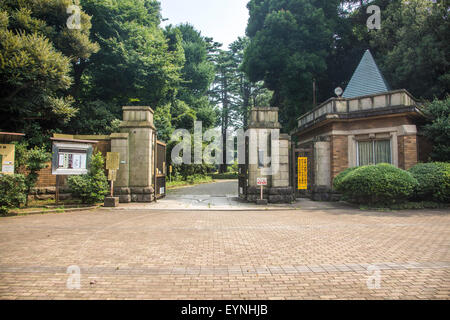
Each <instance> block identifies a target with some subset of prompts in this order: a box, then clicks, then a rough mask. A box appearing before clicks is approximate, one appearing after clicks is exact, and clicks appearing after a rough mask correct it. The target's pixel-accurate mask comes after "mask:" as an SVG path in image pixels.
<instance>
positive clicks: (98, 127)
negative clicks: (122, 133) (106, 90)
mask: <svg viewBox="0 0 450 320" xmlns="http://www.w3.org/2000/svg"><path fill="white" fill-rule="evenodd" d="M119 109H120V108H118V107H116V106H115V105H110V104H107V103H105V102H102V101H99V100H95V101H88V102H83V103H80V105H79V111H78V114H77V116H76V118H74V119H73V120H72V121H70V122H69V123H68V124H67V126H66V127H65V129H66V130H67V131H68V132H71V133H73V134H110V133H111V132H115V131H117V130H118V124H119V123H117V121H118V114H119V113H120V111H119ZM67 131H66V132H67Z"/></svg>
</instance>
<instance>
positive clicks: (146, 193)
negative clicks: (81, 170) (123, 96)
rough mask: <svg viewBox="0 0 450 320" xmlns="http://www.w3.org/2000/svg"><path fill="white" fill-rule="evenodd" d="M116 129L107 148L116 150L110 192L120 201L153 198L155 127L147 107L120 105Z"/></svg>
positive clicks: (150, 110)
mask: <svg viewBox="0 0 450 320" xmlns="http://www.w3.org/2000/svg"><path fill="white" fill-rule="evenodd" d="M122 110H123V121H122V122H121V124H120V131H121V132H120V133H116V134H112V135H111V151H112V152H119V153H120V160H121V161H120V168H119V171H118V175H117V180H116V183H115V186H116V188H115V190H114V193H115V195H116V196H118V197H119V199H120V202H151V201H153V200H154V190H153V182H154V156H153V155H154V146H155V139H156V135H155V132H156V129H155V126H154V125H153V110H152V109H151V108H150V107H140V106H139V107H123V108H122Z"/></svg>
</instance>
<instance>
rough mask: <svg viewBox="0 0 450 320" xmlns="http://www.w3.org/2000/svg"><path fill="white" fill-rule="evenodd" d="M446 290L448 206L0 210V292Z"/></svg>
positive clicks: (367, 294)
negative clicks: (74, 282)
mask: <svg viewBox="0 0 450 320" xmlns="http://www.w3.org/2000/svg"><path fill="white" fill-rule="evenodd" d="M71 265H77V266H79V267H80V268H81V288H80V289H79V290H78V289H74V290H69V289H67V287H66V282H67V279H68V277H69V275H68V274H67V273H66V270H67V268H68V267H69V266H71ZM369 265H376V267H377V268H378V270H379V274H380V277H381V278H380V279H381V280H380V282H379V284H380V288H379V289H376V288H373V287H371V288H372V289H369V287H368V286H367V281H368V279H369V276H370V275H376V272H377V271H376V270H375V271H370V272H368V271H367V268H368V266H369ZM369 280H370V279H369ZM373 283H374V282H369V284H373ZM449 297H450V212H449V211H448V210H447V211H445V210H433V211H403V212H399V213H395V212H388V213H383V212H368V211H360V210H355V209H321V210H295V211H294V210H291V211H254V212H245V211H232V212H226V211H170V210H167V211H155V210H105V209H102V210H97V211H89V212H77V213H64V214H46V215H30V216H23V217H8V218H1V219H0V298H2V299H29V298H32V299H39V298H45V299H79V298H88V299H109V298H111V299H122V298H125V299H126V298H128V299H143V298H146V299H271V298H273V299H320V298H329V299H335V298H338V299H342V298H344V299H354V298H359V299H385V298H389V299H408V298H412V299H428V298H431V299H449Z"/></svg>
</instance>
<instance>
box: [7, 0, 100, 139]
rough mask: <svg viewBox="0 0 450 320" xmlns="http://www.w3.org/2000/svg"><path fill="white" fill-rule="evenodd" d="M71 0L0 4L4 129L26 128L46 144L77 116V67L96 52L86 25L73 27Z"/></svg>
mask: <svg viewBox="0 0 450 320" xmlns="http://www.w3.org/2000/svg"><path fill="white" fill-rule="evenodd" d="M72 4H73V1H72V0H32V1H19V0H5V1H2V3H0V43H1V44H0V83H1V89H0V108H1V110H2V118H1V120H0V127H1V128H2V129H3V130H11V131H23V132H25V133H26V134H27V138H28V139H29V140H30V142H31V144H41V143H42V142H44V141H45V140H46V138H45V136H46V135H49V134H50V133H51V131H53V130H56V129H58V128H59V127H61V126H62V125H63V123H64V122H66V121H68V120H69V119H70V118H72V117H73V116H74V115H75V114H76V111H77V109H76V108H75V107H74V106H73V99H72V97H71V96H70V95H69V94H68V93H69V92H68V90H69V88H70V86H71V85H72V73H71V71H72V70H73V69H72V68H73V65H74V64H76V63H77V61H78V60H79V59H82V58H86V59H87V58H88V57H89V56H91V54H92V53H94V52H95V51H96V50H97V46H96V44H95V43H92V42H91V41H90V40H89V28H90V17H89V16H88V15H86V14H85V13H84V12H83V11H81V12H80V16H81V24H82V25H83V26H84V29H83V28H82V29H81V30H77V29H73V30H72V29H68V28H67V25H66V22H67V19H68V14H67V8H68V6H69V5H72Z"/></svg>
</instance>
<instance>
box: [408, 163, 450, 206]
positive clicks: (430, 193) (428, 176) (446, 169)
mask: <svg viewBox="0 0 450 320" xmlns="http://www.w3.org/2000/svg"><path fill="white" fill-rule="evenodd" d="M409 172H410V173H411V174H412V175H413V177H414V178H416V179H417V181H418V182H419V185H418V186H417V188H416V189H415V192H414V196H415V198H416V199H418V200H433V201H437V202H450V163H448V162H430V163H419V164H417V165H415V166H414V167H412V168H411V169H409Z"/></svg>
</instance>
